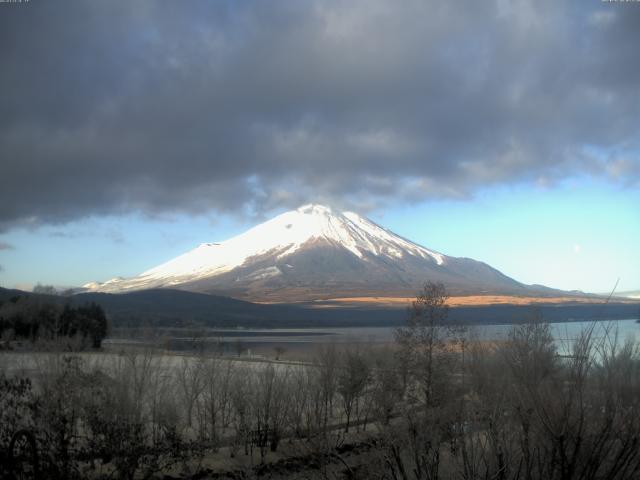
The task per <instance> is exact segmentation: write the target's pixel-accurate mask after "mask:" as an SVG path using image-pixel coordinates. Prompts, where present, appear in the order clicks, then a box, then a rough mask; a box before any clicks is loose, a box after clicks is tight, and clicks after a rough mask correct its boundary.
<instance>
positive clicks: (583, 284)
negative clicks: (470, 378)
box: [0, 0, 640, 291]
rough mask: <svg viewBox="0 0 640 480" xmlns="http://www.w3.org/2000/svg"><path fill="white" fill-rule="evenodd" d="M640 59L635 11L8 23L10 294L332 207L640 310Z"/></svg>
mask: <svg viewBox="0 0 640 480" xmlns="http://www.w3.org/2000/svg"><path fill="white" fill-rule="evenodd" d="M639 45H640V3H634V2H630V3H625V2H601V1H599V0H579V1H558V0H554V1H546V0H536V1H507V0H499V1H491V0H487V1H482V2H479V1H477V0H469V1H455V2H435V1H434V2H429V1H415V2H414V1H411V0H408V1H403V2H397V1H387V2H382V1H377V0H363V1H350V2H345V1H323V0H319V1H299V0H292V1H284V0H279V1H276V2H267V1H256V2H250V1H246V2H232V1H192V0H185V1H142V0H136V1H135V2H132V1H130V0H127V1H118V0H109V1H105V2H87V1H62V0H60V1H55V2H53V1H45V0H30V1H28V2H23V3H0V60H1V64H0V65H1V66H0V72H1V74H0V161H1V166H2V174H1V175H0V283H1V284H2V285H4V286H14V285H16V284H25V283H35V282H36V281H43V282H47V283H56V284H60V283H64V284H79V283H84V282H87V281H90V280H105V279H107V278H109V277H110V276H113V275H133V274H135V273H138V272H139V271H141V270H144V269H146V268H148V267H151V266H153V265H155V264H157V263H160V262H162V261H165V260H167V259H168V258H171V257H172V256H173V255H175V254H178V253H181V252H182V251H183V250H184V249H187V248H191V247H192V246H194V245H196V244H198V243H199V242H201V241H210V240H214V239H216V240H220V239H224V238H226V237H227V236H230V235H232V234H234V233H239V232H240V231H242V230H243V229H244V228H246V227H248V226H250V225H252V224H253V223H255V222H257V221H260V220H263V219H265V218H267V217H269V216H271V215H273V214H275V213H279V212H281V211H283V210H285V209H288V208H295V207H297V206H299V205H300V204H302V203H307V202H309V201H313V202H327V203H330V204H332V205H334V206H337V207H348V208H350V209H355V210H358V211H360V212H362V213H364V214H369V215H371V216H372V217H374V218H375V219H377V220H378V221H380V222H381V223H383V224H385V225H386V226H389V227H391V228H394V229H396V230H400V231H399V232H398V233H401V234H403V235H405V236H410V238H412V239H413V240H415V241H418V242H419V243H423V244H425V245H427V246H429V247H431V248H437V249H440V250H441V251H443V253H447V254H455V255H464V256H472V257H474V258H478V259H480V260H484V261H487V262H489V263H491V264H492V265H493V266H496V267H497V268H501V269H503V270H505V273H507V274H510V275H513V276H515V277H516V278H517V279H518V280H522V281H527V282H530V283H545V284H547V285H550V286H558V287H561V288H581V289H585V290H591V291H594V290H595V291H601V290H607V289H609V288H611V287H612V284H613V282H615V280H616V278H617V277H618V276H619V277H621V278H622V280H621V285H622V286H623V287H626V288H628V289H635V288H640V273H639V272H640V261H639V257H640V255H638V253H637V252H638V245H640V213H639V212H640V207H639V206H638V205H640V195H639V194H638V192H639V190H640V159H639V152H640V149H639V147H640V134H639V133H640V132H639V130H640V61H639V58H640V57H639V55H638V46H639ZM493 207H495V208H493ZM587 213H588V215H587ZM542 217H544V218H545V219H546V220H547V221H546V222H545V221H542V220H541V218H542ZM453 218H455V219H456V221H455V222H453V221H452V219H453ZM478 218H481V219H482V221H478ZM416 219H419V220H420V221H416ZM435 225H437V228H434V226H435ZM603 225H606V226H607V229H606V230H605V229H604V228H603V227H602V226H603ZM470 226H473V228H474V232H470ZM514 229H518V234H520V235H522V238H518V239H517V240H518V242H519V243H520V244H519V245H518V249H517V250H518V251H519V252H521V255H526V256H527V257H528V263H527V261H525V260H523V259H522V258H520V259H519V260H516V258H515V255H516V253H515V251H512V250H510V249H507V248H505V247H504V245H501V242H506V240H504V239H505V238H506V237H505V236H507V237H508V233H509V232H513V231H514ZM461 231H463V232H465V237H466V238H465V239H464V240H461V239H460V232H461ZM554 239H557V241H554ZM465 242H466V243H465ZM583 244H584V245H587V244H588V245H591V246H590V248H589V249H585V248H584V247H583ZM149 245H151V246H152V248H149ZM510 245H511V244H510ZM565 247H566V248H567V252H565V250H563V249H564V248H565ZM522 252H524V253H522ZM527 252H530V253H531V252H539V255H540V256H539V257H536V255H533V254H529V255H527ZM565 253H567V254H568V255H569V256H570V258H571V259H572V262H573V263H571V265H565V266H564V267H563V268H562V269H561V271H554V270H555V269H556V268H557V264H556V266H554V265H552V264H549V265H541V263H540V262H541V260H540V258H546V259H550V258H554V257H556V258H557V257H559V256H561V255H564V254H565ZM605 258H606V261H605V260H604V259H605ZM545 272H546V273H545Z"/></svg>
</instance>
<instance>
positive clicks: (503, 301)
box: [310, 295, 634, 308]
mask: <svg viewBox="0 0 640 480" xmlns="http://www.w3.org/2000/svg"><path fill="white" fill-rule="evenodd" d="M413 300H415V298H411V297H382V296H379V297H375V296H372V297H344V298H330V299H327V300H317V301H314V302H311V303H310V304H311V305H312V306H314V307H316V308H331V307H345V306H375V307H387V308H389V307H403V306H408V305H410V304H411V302H412V301H413ZM615 300H616V302H617V303H634V301H633V300H632V299H620V298H616V299H615ZM605 301H606V298H603V297H578V296H575V297H571V296H565V297H524V296H511V295H468V296H453V297H450V298H449V299H448V300H447V304H448V305H449V306H451V307H463V306H464V307H469V306H487V305H543V304H554V305H559V304H576V303H579V304H597V303H603V302H605Z"/></svg>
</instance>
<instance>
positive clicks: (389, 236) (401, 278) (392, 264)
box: [84, 204, 553, 302]
mask: <svg viewBox="0 0 640 480" xmlns="http://www.w3.org/2000/svg"><path fill="white" fill-rule="evenodd" d="M426 281H437V282H442V283H444V285H445V286H446V287H447V289H448V291H449V292H450V293H451V294H453V295H486V294H500V295H540V294H541V293H542V294H544V293H547V294H548V293H549V292H552V291H553V290H551V289H547V288H546V287H542V286H529V285H524V284H522V283H520V282H517V281H516V280H514V279H512V278H509V277H508V276H506V275H504V274H502V273H501V272H499V271H498V270H496V269H495V268H492V267H491V266H489V265H487V264H485V263H483V262H479V261H476V260H472V259H469V258H458V257H450V256H447V255H444V254H442V253H439V252H436V251H434V250H431V249H428V248H425V247H423V246H420V245H418V244H415V243H413V242H411V241H409V240H406V239H404V238H402V237H400V236H399V235H396V234H395V233H393V232H391V231H389V230H387V229H385V228H383V227H381V226H379V225H377V224H376V223H374V222H372V221H371V220H368V219H367V218H365V217H362V216H360V215H358V214H356V213H354V212H348V211H345V212H341V211H336V210H334V209H331V208H329V207H326V206H322V205H316V204H310V205H305V206H303V207H300V208H298V209H297V210H292V211H289V212H286V213H283V214H281V215H278V216H277V217H275V218H273V219H271V220H269V221H267V222H265V223H262V224H260V225H257V226H256V227H254V228H251V229H250V230H248V231H246V232H245V233H243V234H241V235H238V236H236V237H233V238H231V239H229V240H226V241H224V242H220V243H203V244H201V245H200V246H198V247H196V248H194V249H193V250H191V251H189V252H187V253H185V254H183V255H180V256H179V257H176V258H174V259H173V260H170V261H168V262H166V263H163V264H162V265H159V266H157V267H154V268H152V269H150V270H147V271H145V272H143V273H141V274H140V275H138V276H136V277H133V278H127V279H125V278H115V279H112V280H109V281H107V282H104V283H90V284H87V285H85V286H84V289H85V291H96V292H108V293H124V292H130V291H136V290H146V289H156V288H170V289H179V290H186V291H190V292H198V293H209V294H217V295H228V296H232V297H236V298H240V299H247V300H252V301H263V302H265V301H266V302H270V301H273V302H290V301H310V300H322V299H331V298H339V297H358V296H362V297H371V296H414V295H415V293H416V291H417V290H418V289H419V288H420V286H421V285H423V284H424V283H425V282H426Z"/></svg>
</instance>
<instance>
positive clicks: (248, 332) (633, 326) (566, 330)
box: [108, 319, 640, 352]
mask: <svg viewBox="0 0 640 480" xmlns="http://www.w3.org/2000/svg"><path fill="white" fill-rule="evenodd" d="M512 326H513V325H474V326H469V327H468V330H467V335H468V336H469V337H474V338H478V339H480V340H486V341H491V340H497V341H499V340H502V339H505V338H506V337H507V335H508V333H509V330H510V329H511V328H512ZM590 327H593V338H594V339H600V338H602V337H603V336H605V335H609V337H612V336H613V335H615V336H616V337H617V339H618V340H619V341H625V340H626V339H628V338H631V339H634V340H640V324H639V323H637V322H636V320H635V319H629V320H610V321H597V322H564V323H552V324H551V331H552V334H553V336H554V338H555V339H556V342H557V345H558V350H559V351H561V352H562V351H567V350H568V349H569V348H570V345H571V344H572V343H573V341H574V340H575V339H576V338H577V337H578V336H579V335H580V333H581V332H582V331H584V330H585V329H587V328H590ZM394 331H395V327H347V328H339V327H336V328H333V327H332V328H314V329H304V328H288V329H269V330H260V329H240V330H234V329H209V330H205V331H201V332H199V333H198V334H197V335H196V334H193V333H191V332H190V333H186V332H185V333H183V334H182V335H177V333H178V332H172V333H173V335H170V336H169V338H167V343H166V346H167V347H168V348H170V349H176V350H183V349H189V348H190V346H192V345H193V344H194V343H195V342H197V343H198V344H200V345H202V344H208V345H209V346H210V347H214V345H218V346H224V350H225V351H226V350H229V351H231V350H233V349H234V348H239V347H238V346H239V345H240V344H242V345H244V346H245V347H250V348H258V347H261V348H265V347H267V348H274V347H276V346H278V345H282V346H286V347H287V348H294V347H295V348H309V347H313V346H314V345H317V344H321V343H372V344H383V343H388V342H392V341H393V340H394ZM123 341H124V340H120V339H110V341H109V342H108V343H113V344H118V343H121V342H123ZM305 346H306V347H305Z"/></svg>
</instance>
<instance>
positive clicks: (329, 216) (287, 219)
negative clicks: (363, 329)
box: [85, 204, 445, 292]
mask: <svg viewBox="0 0 640 480" xmlns="http://www.w3.org/2000/svg"><path fill="white" fill-rule="evenodd" d="M314 239H324V240H330V241H333V242H335V243H337V244H339V245H341V246H342V247H344V248H345V249H347V250H348V251H350V252H351V253H353V254H354V255H355V256H357V257H358V258H363V256H364V254H366V253H368V254H373V255H376V256H386V257H389V258H402V257H404V256H406V255H412V256H419V257H421V258H423V259H431V260H432V261H434V262H436V263H437V264H438V265H442V264H443V263H444V261H445V260H444V258H445V257H444V256H443V255H441V254H439V253H436V252H433V251H431V250H428V249H426V248H424V247H421V246H419V245H416V244H414V243H411V242H409V241H407V240H405V239H403V238H401V237H399V236H398V235H395V234H394V233H392V232H390V231H388V230H386V229H384V228H382V227H380V226H378V225H376V224H375V223H373V222H371V221H370V220H367V219H366V218H363V217H361V216H360V215H358V214H356V213H353V212H342V213H340V212H335V211H333V210H332V209H331V208H329V207H325V206H322V205H314V204H310V205H305V206H303V207H300V208H298V209H297V210H293V211H289V212H286V213H283V214H282V215H279V216H277V217H275V218H273V219H272V220H269V221H267V222H265V223H262V224H260V225H258V226H256V227H254V228H252V229H250V230H248V231H246V232H245V233H243V234H241V235H238V236H237V237H234V238H231V239H229V240H227V241H224V242H220V243H203V244H201V245H200V246H198V247H197V248H195V249H194V250H191V251H190V252H187V253H185V254H183V255H180V256H179V257H177V258H175V259H173V260H170V261H168V262H166V263H163V264H162V265H159V266H157V267H154V268H152V269H150V270H147V271H145V272H143V273H142V274H140V275H139V276H138V277H135V278H132V279H122V278H115V279H112V280H109V281H107V282H105V283H102V284H99V283H96V282H92V283H90V284H87V285H85V288H87V289H89V290H93V291H112V292H115V291H125V290H136V289H141V288H151V287H157V286H172V285H179V284H181V283H185V282H189V281H195V280H198V279H201V278H205V277H210V276H215V275H218V274H222V273H225V272H228V271H230V270H232V269H234V268H236V267H239V266H241V265H242V264H244V263H245V262H246V261H247V260H248V259H250V258H252V257H255V256H258V255H262V254H265V253H268V252H273V253H275V255H276V258H278V259H281V258H284V257H286V256H288V255H291V254H293V253H294V252H296V251H297V250H299V249H300V248H301V247H302V246H303V245H304V244H305V243H307V242H309V241H311V240H314ZM271 268H272V269H271V271H270V272H264V275H267V276H269V275H274V274H277V273H276V272H275V270H274V269H275V267H271Z"/></svg>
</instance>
